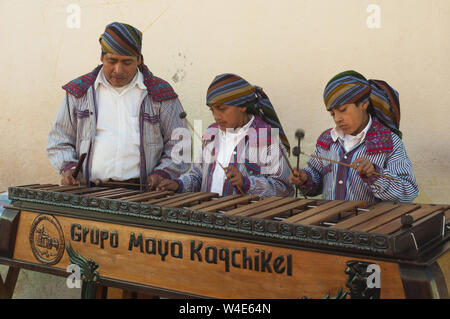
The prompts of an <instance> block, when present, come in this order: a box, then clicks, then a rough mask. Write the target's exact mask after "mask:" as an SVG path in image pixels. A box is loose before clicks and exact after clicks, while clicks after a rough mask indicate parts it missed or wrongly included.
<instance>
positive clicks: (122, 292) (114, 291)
mask: <svg viewBox="0 0 450 319" xmlns="http://www.w3.org/2000/svg"><path fill="white" fill-rule="evenodd" d="M96 298H97V299H159V296H156V295H149V294H143V293H138V292H134V291H131V290H127V289H122V288H115V287H106V286H102V285H98V286H97V290H96Z"/></svg>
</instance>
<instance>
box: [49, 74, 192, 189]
mask: <svg viewBox="0 0 450 319" xmlns="http://www.w3.org/2000/svg"><path fill="white" fill-rule="evenodd" d="M98 70H99V68H97V73H96V72H91V73H89V74H88V75H85V76H82V77H80V78H79V79H77V80H74V81H72V82H73V83H75V84H77V83H78V82H80V83H81V84H82V85H78V86H76V87H74V88H75V89H80V88H81V89H83V90H85V92H83V91H82V92H81V94H78V96H76V94H74V93H73V92H70V90H69V89H66V90H67V93H66V95H65V97H64V100H63V102H62V103H61V106H60V108H59V111H58V113H57V115H56V118H55V121H54V122H53V125H52V128H51V129H50V133H49V136H48V147H47V155H48V158H49V160H50V163H51V164H52V166H53V167H55V168H56V169H57V170H58V171H59V172H60V173H62V172H64V171H66V170H67V169H70V168H71V167H74V166H75V165H76V164H77V161H78V159H79V158H80V155H81V154H83V153H86V154H87V156H86V160H85V161H84V164H83V176H84V177H85V179H86V180H87V182H89V181H90V178H91V174H90V170H91V166H92V152H93V149H94V148H93V144H94V141H95V137H96V133H97V120H98V118H97V117H98V106H97V101H96V92H95V87H94V81H95V78H96V76H97V74H98ZM140 70H141V72H142V71H143V70H144V71H145V72H146V74H144V79H145V80H144V83H145V85H146V86H147V89H148V90H154V91H152V93H153V94H154V95H153V96H151V95H149V94H148V95H146V96H145V97H144V99H143V101H142V103H141V105H140V106H139V116H138V121H137V125H139V127H138V131H139V140H138V143H139V152H140V163H139V170H140V176H139V177H140V182H141V184H142V185H147V176H149V175H150V174H159V175H161V176H163V177H164V178H172V179H173V178H177V177H178V176H180V175H181V174H182V173H184V172H186V171H187V169H188V168H189V164H187V163H184V162H180V163H176V162H174V161H173V160H172V150H173V149H174V147H175V146H176V144H177V143H178V141H176V140H172V139H171V138H172V133H173V132H174V131H175V130H176V129H178V128H184V129H185V130H186V131H187V132H189V130H188V128H187V125H186V122H185V121H184V120H182V119H180V117H179V114H180V113H181V112H183V107H182V105H181V103H180V101H179V100H178V98H177V97H176V96H175V97H172V96H171V97H170V98H165V97H163V98H164V99H163V98H161V99H159V98H155V96H156V97H158V96H157V94H158V93H160V92H162V93H161V95H162V94H163V93H165V92H164V91H162V90H160V91H157V90H156V89H155V88H158V86H157V85H159V86H160V87H161V86H163V84H165V82H162V80H159V79H158V78H156V77H153V76H152V75H151V73H149V72H148V69H140ZM147 73H148V74H147ZM86 78H87V79H90V82H88V81H86V82H87V84H86V85H85V86H83V85H84V83H83V81H85V79H86ZM153 80H154V81H156V80H158V81H159V82H157V85H154V86H152V85H151V81H153ZM146 82H149V83H150V84H147V83H146ZM167 85H168V84H167ZM75 93H76V91H75Z"/></svg>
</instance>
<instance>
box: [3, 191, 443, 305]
mask: <svg viewBox="0 0 450 319" xmlns="http://www.w3.org/2000/svg"><path fill="white" fill-rule="evenodd" d="M8 193H9V198H10V199H11V200H12V204H11V205H10V206H7V207H6V210H5V211H4V212H3V214H2V215H1V216H0V263H4V264H7V265H10V269H12V270H14V269H15V270H16V271H17V269H19V268H26V269H32V270H37V271H41V272H48V273H52V274H56V275H61V276H66V277H67V276H70V275H73V274H72V273H69V272H68V271H71V270H73V269H74V268H73V267H72V268H70V267H71V266H74V265H76V266H77V267H79V269H80V270H81V272H80V273H81V279H82V280H83V283H84V284H85V285H84V287H95V285H97V284H101V285H104V286H110V287H118V288H123V289H129V290H133V291H138V292H145V293H157V294H159V295H162V296H190V297H214V298H322V297H326V298H349V297H351V298H448V297H449V290H448V287H450V253H449V245H450V242H449V233H450V231H449V230H450V227H449V224H450V222H449V221H450V208H449V206H448V205H421V204H402V203H391V202H381V203H377V204H368V203H366V202H364V201H339V200H334V201H325V200H318V199H299V198H294V197H289V198H287V197H271V198H261V199H260V198H258V197H256V196H250V195H232V196H227V197H220V196H218V195H217V194H215V193H182V194H176V193H175V194H174V193H173V192H148V193H143V192H140V191H135V190H129V189H123V188H106V187H91V188H86V187H81V186H58V185H48V184H47V185H26V186H19V187H10V188H9V190H8ZM70 265H71V266H70ZM68 267H69V269H68ZM74 267H75V266H74ZM75 274H76V273H75ZM14 276H15V273H12V274H11V276H10V277H11V278H12V279H11V278H10V279H9V283H7V284H4V285H3V286H4V287H3V288H2V289H3V290H4V296H7V290H8V289H7V288H8V287H6V286H8V285H9V288H10V290H9V292H8V293H9V294H10V293H11V289H12V287H13V286H14V285H13V284H11V283H12V282H14V280H13V279H14ZM16 277H17V276H16ZM77 278H78V277H77ZM78 279H80V278H78ZM7 281H8V279H7ZM0 283H1V281H0ZM0 288H1V287H0ZM86 291H88V288H86V289H85V292H86ZM0 292H1V291H0Z"/></svg>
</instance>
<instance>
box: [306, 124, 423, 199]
mask: <svg viewBox="0 0 450 319" xmlns="http://www.w3.org/2000/svg"><path fill="white" fill-rule="evenodd" d="M330 132H331V129H329V130H327V131H325V132H324V133H322V135H321V136H320V137H319V138H318V140H317V145H316V151H315V153H314V154H315V155H317V156H320V157H323V158H328V159H332V160H335V161H339V162H343V163H347V164H351V163H352V162H353V161H355V160H356V159H358V158H362V157H365V158H367V159H369V160H370V162H371V163H372V164H373V165H374V166H375V170H376V171H377V172H378V173H381V174H383V175H388V176H392V177H395V178H397V179H399V180H400V181H398V180H393V179H389V178H385V177H381V176H378V175H372V176H370V177H366V176H360V175H359V174H358V172H357V171H356V170H354V169H352V168H350V167H346V166H343V165H339V164H335V163H332V162H329V161H326V160H322V159H317V158H314V157H311V158H310V160H309V161H308V167H307V168H305V169H303V170H304V171H305V172H306V173H307V175H308V180H307V182H306V183H305V184H304V187H305V190H306V193H307V195H310V196H317V195H320V194H322V195H323V198H324V199H327V200H365V201H368V202H378V201H394V202H412V201H413V200H414V198H416V197H417V195H418V192H419V190H418V186H417V182H416V179H415V177H414V173H413V170H412V163H411V161H410V160H409V158H408V155H407V154H406V150H405V147H404V145H403V142H402V141H401V140H400V138H399V137H398V136H397V135H395V134H394V133H392V132H391V131H390V130H389V129H388V128H386V127H385V126H383V125H382V124H381V123H380V122H379V121H378V120H377V119H376V118H373V120H372V125H371V127H370V129H369V130H368V132H367V134H366V137H365V139H364V140H363V141H362V142H361V143H360V144H359V145H358V146H357V147H356V148H354V149H352V150H351V151H350V152H348V153H346V152H345V150H344V148H343V146H342V144H341V142H340V139H337V140H336V141H334V140H333V138H332V136H331V134H330Z"/></svg>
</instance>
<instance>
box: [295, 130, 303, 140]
mask: <svg viewBox="0 0 450 319" xmlns="http://www.w3.org/2000/svg"><path fill="white" fill-rule="evenodd" d="M295 137H296V138H297V139H299V140H301V139H302V138H304V137H305V131H303V130H302V129H298V130H297V131H295Z"/></svg>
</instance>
